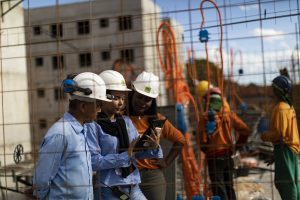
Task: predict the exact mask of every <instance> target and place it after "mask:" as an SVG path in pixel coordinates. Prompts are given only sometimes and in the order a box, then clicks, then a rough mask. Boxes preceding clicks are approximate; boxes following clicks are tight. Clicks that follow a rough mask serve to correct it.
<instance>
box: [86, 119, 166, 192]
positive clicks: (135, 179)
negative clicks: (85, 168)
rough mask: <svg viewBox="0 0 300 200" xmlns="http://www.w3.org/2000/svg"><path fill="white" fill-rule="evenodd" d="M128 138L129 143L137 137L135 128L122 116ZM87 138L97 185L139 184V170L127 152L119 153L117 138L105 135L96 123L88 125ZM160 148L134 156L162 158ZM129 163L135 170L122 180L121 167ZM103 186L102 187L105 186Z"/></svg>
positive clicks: (138, 157)
mask: <svg viewBox="0 0 300 200" xmlns="http://www.w3.org/2000/svg"><path fill="white" fill-rule="evenodd" d="M123 118H124V120H125V124H126V128H127V133H128V137H129V143H131V142H132V141H133V140H134V139H136V138H137V137H138V136H139V133H138V132H137V130H136V128H135V127H134V125H133V124H132V121H131V119H130V118H129V117H127V116H123ZM86 126H87V138H88V145H89V148H90V151H91V156H92V167H93V170H94V171H97V184H100V185H103V183H104V184H105V185H108V186H115V185H132V184H139V183H140V182H141V179H140V174H139V170H138V168H137V166H136V161H135V159H134V158H130V157H129V156H128V153H127V151H125V152H122V153H119V141H118V138H117V137H115V136H112V135H109V134H107V133H105V132H104V131H103V130H102V129H101V126H100V125H99V124H97V123H96V122H93V123H88V124H86ZM162 157H163V154H162V150H161V148H158V149H155V150H145V151H142V152H138V153H136V154H135V158H136V159H143V158H162ZM131 163H133V164H134V165H135V166H136V169H135V170H134V171H133V172H132V173H131V174H130V175H128V176H127V177H126V178H123V177H122V175H121V169H120V168H121V167H128V166H129V165H130V164H131ZM105 185H104V186H105Z"/></svg>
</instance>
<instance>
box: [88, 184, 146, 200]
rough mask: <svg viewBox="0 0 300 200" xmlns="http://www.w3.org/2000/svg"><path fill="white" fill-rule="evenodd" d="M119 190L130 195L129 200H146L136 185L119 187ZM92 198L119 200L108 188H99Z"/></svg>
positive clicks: (97, 199) (96, 199)
mask: <svg viewBox="0 0 300 200" xmlns="http://www.w3.org/2000/svg"><path fill="white" fill-rule="evenodd" d="M121 189H122V191H124V192H127V193H128V194H129V195H130V200H147V199H146V197H145V196H144V194H143V193H142V191H141V189H140V187H139V185H138V184H137V185H124V186H121ZM94 196H95V198H94V199H95V200H120V198H118V197H117V196H115V195H114V194H113V192H112V190H111V189H110V188H108V187H100V188H99V189H96V191H95V194H94ZM99 197H100V198H99Z"/></svg>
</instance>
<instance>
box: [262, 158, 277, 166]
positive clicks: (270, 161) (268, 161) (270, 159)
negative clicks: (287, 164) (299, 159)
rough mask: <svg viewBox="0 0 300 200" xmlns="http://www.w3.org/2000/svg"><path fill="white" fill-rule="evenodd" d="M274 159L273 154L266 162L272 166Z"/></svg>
mask: <svg viewBox="0 0 300 200" xmlns="http://www.w3.org/2000/svg"><path fill="white" fill-rule="evenodd" d="M274 161H275V159H274V157H273V156H271V157H269V158H267V159H266V160H265V161H264V163H266V164H267V166H270V165H272V164H273V163H274Z"/></svg>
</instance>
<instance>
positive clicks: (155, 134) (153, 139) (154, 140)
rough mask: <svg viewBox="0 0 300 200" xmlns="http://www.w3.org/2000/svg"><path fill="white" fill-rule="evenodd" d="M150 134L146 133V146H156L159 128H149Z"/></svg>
mask: <svg viewBox="0 0 300 200" xmlns="http://www.w3.org/2000/svg"><path fill="white" fill-rule="evenodd" d="M151 132H152V134H151V136H148V135H146V137H147V142H146V144H148V147H153V148H155V149H156V148H158V147H159V142H160V134H161V128H155V129H154V130H153V129H151Z"/></svg>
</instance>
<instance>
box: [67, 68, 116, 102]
mask: <svg viewBox="0 0 300 200" xmlns="http://www.w3.org/2000/svg"><path fill="white" fill-rule="evenodd" d="M73 80H74V81H75V82H76V84H77V86H78V87H79V88H83V89H89V90H90V91H91V93H90V94H85V93H84V92H82V91H75V92H73V93H72V94H71V99H72V100H73V99H78V100H81V101H88V102H92V101H94V100H97V99H98V100H102V101H108V102H111V100H109V99H107V98H106V86H105V83H104V81H103V80H102V78H101V77H100V76H98V75H97V74H94V73H92V72H83V73H80V74H78V75H76V76H75V78H74V79H73Z"/></svg>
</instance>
